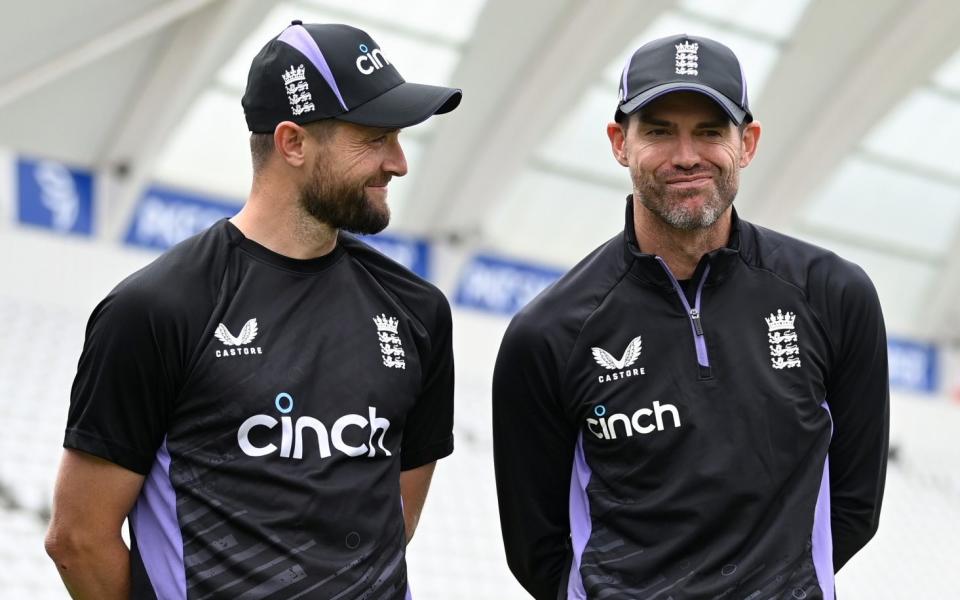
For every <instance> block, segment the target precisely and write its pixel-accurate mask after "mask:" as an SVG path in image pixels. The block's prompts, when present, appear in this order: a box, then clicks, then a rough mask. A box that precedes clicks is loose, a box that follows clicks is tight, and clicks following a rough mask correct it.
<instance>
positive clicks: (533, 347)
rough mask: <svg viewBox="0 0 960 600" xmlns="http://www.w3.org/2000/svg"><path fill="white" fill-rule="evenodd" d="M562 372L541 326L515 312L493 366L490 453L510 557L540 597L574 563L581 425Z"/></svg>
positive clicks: (550, 593) (554, 589) (548, 594)
mask: <svg viewBox="0 0 960 600" xmlns="http://www.w3.org/2000/svg"><path fill="white" fill-rule="evenodd" d="M559 377H560V376H559V374H558V373H557V365H556V360H555V358H554V357H553V355H552V354H551V352H550V351H549V348H548V347H547V344H546V343H545V342H544V339H543V332H542V331H538V330H537V328H536V327H534V326H530V325H527V324H525V323H522V322H518V321H517V320H514V322H513V323H512V324H511V326H510V328H509V329H508V330H507V333H506V335H505V336H504V339H503V342H502V343H501V346H500V353H499V355H498V356H497V363H496V367H495V369H494V373H493V457H494V466H495V468H496V479H497V496H498V499H499V505H500V528H501V530H502V532H503V544H504V549H505V550H506V555H507V564H508V565H509V567H510V570H511V571H512V572H513V574H514V575H515V576H516V578H517V580H518V581H519V582H520V584H521V585H523V587H524V588H526V590H527V591H528V592H529V593H530V594H531V595H532V596H533V597H535V598H537V599H538V600H554V599H555V598H557V595H558V593H559V589H560V585H561V582H562V581H563V579H564V571H565V569H568V568H569V566H568V564H569V557H570V545H569V539H570V521H569V495H570V475H571V469H572V467H573V456H574V448H575V446H576V429H575V428H573V427H572V426H571V425H570V424H569V423H568V422H567V419H566V417H565V413H564V411H563V408H562V406H561V403H560V401H559V398H560V393H559V387H560V378H559Z"/></svg>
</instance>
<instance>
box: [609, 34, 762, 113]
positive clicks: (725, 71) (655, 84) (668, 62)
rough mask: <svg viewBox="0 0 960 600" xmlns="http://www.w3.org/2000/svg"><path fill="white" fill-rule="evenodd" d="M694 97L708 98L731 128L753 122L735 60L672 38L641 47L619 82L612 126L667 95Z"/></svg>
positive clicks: (725, 51)
mask: <svg viewBox="0 0 960 600" xmlns="http://www.w3.org/2000/svg"><path fill="white" fill-rule="evenodd" d="M678 91H689V92H699V93H701V94H704V95H706V96H709V97H710V98H712V99H713V100H714V101H715V102H716V103H717V104H719V105H720V106H721V108H723V110H724V112H726V113H727V115H729V117H730V119H731V120H732V121H733V122H734V123H735V124H737V125H740V124H741V123H744V122H747V123H749V122H750V121H752V120H753V115H752V114H750V106H749V104H748V103H747V80H746V78H744V76H743V68H742V67H741V66H740V61H739V60H738V59H737V56H736V54H734V53H733V51H732V50H730V48H727V47H726V46H724V45H723V44H721V43H720V42H716V41H714V40H711V39H709V38H705V37H700V36H693V35H686V34H684V35H674V36H670V37H665V38H660V39H657V40H653V41H652V42H649V43H647V44H644V45H643V46H641V47H640V48H638V49H637V51H636V52H634V53H633V55H632V56H631V57H630V59H629V60H628V61H627V64H626V66H624V68H623V74H622V75H621V77H620V95H619V97H618V100H617V111H616V113H615V114H614V119H615V120H616V121H618V122H619V121H620V120H622V119H623V118H624V117H625V116H626V115H629V114H632V113H634V112H636V111H637V110H639V109H640V108H642V107H643V106H645V105H646V104H647V103H649V102H650V101H652V100H654V99H656V98H659V97H660V96H663V95H664V94H669V93H670V92H678Z"/></svg>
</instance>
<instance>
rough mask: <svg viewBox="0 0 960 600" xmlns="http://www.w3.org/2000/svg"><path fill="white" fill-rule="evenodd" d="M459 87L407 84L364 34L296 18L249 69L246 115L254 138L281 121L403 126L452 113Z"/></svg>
mask: <svg viewBox="0 0 960 600" xmlns="http://www.w3.org/2000/svg"><path fill="white" fill-rule="evenodd" d="M461 95H462V92H461V91H460V90H459V89H457V88H448V87H441V86H435V85H423V84H419V83H409V82H407V81H405V80H404V79H403V77H401V76H400V73H399V72H398V71H397V69H396V67H394V66H393V64H391V62H390V60H389V59H388V58H387V56H385V55H384V53H383V52H382V51H381V50H380V46H379V45H377V43H376V42H374V41H373V39H372V38H371V37H370V36H369V35H367V33H366V32H364V31H362V30H360V29H357V28H356V27H350V26H349V25H339V24H307V25H304V24H303V23H302V22H301V21H293V22H292V23H291V24H290V26H289V27H287V28H286V29H284V30H283V32H282V33H281V34H280V35H278V36H277V37H275V38H273V39H272V40H270V41H269V42H267V45H266V46H264V47H263V49H262V50H260V53H259V54H257V56H256V57H255V58H254V59H253V62H252V63H251V65H250V74H249V75H248V77H247V89H246V91H245V92H244V94H243V100H242V104H243V112H244V116H245V117H246V119H247V127H248V128H249V129H250V131H252V132H254V133H273V130H274V129H275V128H276V126H277V125H278V124H279V123H281V122H282V121H293V122H294V123H298V124H301V125H302V124H304V123H310V122H312V121H318V120H320V119H339V120H341V121H349V122H351V123H358V124H360V125H371V126H374V127H389V128H395V127H396V128H400V127H408V126H410V125H416V124H417V123H420V122H422V121H425V120H426V119H428V118H429V117H431V116H433V115H435V114H440V113H446V112H450V111H451V110H453V109H455V108H456V107H457V105H459V104H460V98H461Z"/></svg>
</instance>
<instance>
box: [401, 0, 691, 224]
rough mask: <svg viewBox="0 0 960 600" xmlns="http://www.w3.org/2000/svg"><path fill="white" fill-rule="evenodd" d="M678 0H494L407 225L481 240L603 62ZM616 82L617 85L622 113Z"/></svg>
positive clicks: (456, 80) (462, 69)
mask: <svg viewBox="0 0 960 600" xmlns="http://www.w3.org/2000/svg"><path fill="white" fill-rule="evenodd" d="M674 4H675V2H674V1H673V0H658V1H651V2H636V1H634V0H611V1H609V2H580V1H572V0H568V1H566V2H559V1H556V0H535V1H531V2H520V3H518V2H511V1H510V0H490V1H489V2H488V3H487V5H486V6H485V7H484V9H483V12H482V13H481V15H480V17H479V19H478V22H477V25H476V28H475V32H474V35H473V36H472V40H471V43H470V45H469V46H468V47H467V48H465V54H464V57H463V59H462V62H461V64H460V66H459V68H458V70H457V72H456V73H455V75H454V77H453V85H457V86H460V87H462V88H464V90H465V95H464V100H463V104H462V106H461V107H460V108H459V109H458V110H457V112H455V113H453V115H451V116H450V117H449V118H446V119H444V121H443V122H442V123H441V124H439V126H438V127H437V132H436V135H435V136H434V139H433V142H432V144H431V145H430V147H429V148H428V149H427V150H426V151H425V153H424V156H423V159H422V160H421V164H424V165H430V167H431V171H430V172H429V173H423V174H421V175H420V176H418V177H417V180H416V181H415V183H414V189H413V190H411V195H412V197H414V198H416V203H415V204H413V205H412V206H411V207H410V210H409V212H407V213H406V214H405V215H403V219H402V224H403V226H405V228H407V229H410V230H414V231H420V232H427V231H432V232H440V235H448V236H453V237H457V238H459V239H467V240H473V241H476V240H477V238H478V236H479V234H480V233H481V232H480V223H481V221H482V219H483V217H484V215H486V214H489V213H490V212H492V211H493V210H494V209H493V208H492V206H493V205H495V204H496V203H497V202H499V201H500V198H502V197H503V196H504V191H505V189H506V188H507V186H508V185H510V182H511V181H512V180H513V179H514V178H515V177H517V175H518V174H519V173H520V172H521V171H522V169H523V168H524V166H525V165H526V163H527V161H528V159H529V158H530V157H531V155H532V154H533V153H534V152H535V150H536V148H537V146H538V142H539V141H540V140H541V139H543V138H544V137H545V134H546V132H548V131H550V128H551V126H552V125H554V124H555V123H557V122H558V121H560V120H561V119H562V118H563V116H564V113H565V112H566V111H568V110H570V109H571V107H572V106H573V105H574V104H575V102H576V101H577V99H578V98H580V96H581V94H582V92H583V91H584V90H586V89H587V88H588V87H589V86H590V85H591V84H592V83H594V82H596V81H599V80H600V78H601V74H602V70H603V69H604V68H605V67H607V65H609V64H610V62H611V61H612V60H614V59H615V57H616V56H617V55H618V53H620V52H622V51H623V49H624V47H625V46H626V45H627V44H629V43H630V41H631V40H632V39H634V38H635V37H636V36H637V35H638V34H639V33H640V32H641V31H643V29H644V28H645V27H646V26H647V25H648V24H649V23H650V22H651V21H652V20H653V19H655V18H656V17H657V16H659V15H660V13H661V12H662V11H663V10H664V9H666V8H669V7H670V6H672V5H674ZM615 94H616V90H611V91H610V115H611V118H612V117H613V110H614V105H615V101H616V100H615Z"/></svg>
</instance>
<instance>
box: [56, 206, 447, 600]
mask: <svg viewBox="0 0 960 600" xmlns="http://www.w3.org/2000/svg"><path fill="white" fill-rule="evenodd" d="M450 326H451V323H450V307H449V305H448V303H447V301H446V299H445V298H444V297H443V295H442V294H441V293H440V292H439V291H438V290H437V289H436V288H435V287H434V286H432V285H430V284H429V283H427V282H425V281H423V280H422V279H420V278H419V277H417V276H416V275H414V274H413V273H411V272H409V271H407V270H406V269H404V268H403V267H401V266H399V265H398V264H396V263H394V262H393V261H391V260H390V259H388V258H386V257H384V256H382V255H381V254H379V253H377V252H376V251H374V250H373V249H371V248H369V247H368V246H366V245H365V244H363V243H361V242H359V241H357V240H356V239H354V238H352V237H350V236H348V235H345V234H341V235H340V237H339V240H338V242H337V246H336V248H335V249H334V250H333V251H332V252H331V253H329V254H327V255H325V256H323V257H320V258H316V259H310V260H296V259H291V258H287V257H284V256H281V255H278V254H276V253H273V252H271V251H270V250H268V249H266V248H264V247H263V246H260V245H258V244H256V243H255V242H253V241H251V240H248V239H246V238H245V237H244V236H243V234H242V233H240V231H239V230H238V229H237V228H236V227H235V226H234V225H233V224H231V223H230V222H229V221H226V220H224V221H220V222H218V223H217V224H215V225H214V226H213V227H211V228H210V229H208V230H207V231H205V232H203V233H201V234H200V235H198V236H196V237H193V238H190V239H188V240H186V241H184V242H183V243H181V244H179V245H177V246H176V247H174V248H172V249H171V250H170V251H168V252H167V253H165V254H164V255H162V256H161V257H159V258H158V259H157V260H155V261H154V262H153V263H151V264H150V265H148V266H147V267H145V268H144V269H142V270H140V271H138V272H137V273H135V274H133V275H132V276H130V277H128V278H127V279H126V280H125V281H124V282H123V283H121V284H120V285H119V286H117V288H116V289H114V290H113V291H112V292H111V293H110V294H109V295H108V296H107V297H106V299H104V300H103V301H102V302H101V303H100V304H99V305H98V306H97V308H96V309H95V310H94V311H93V315H92V316H91V318H90V322H89V324H88V326H87V333H86V342H85V344H84V349H83V354H82V356H81V357H80V364H79V369H78V373H77V377H76V380H75V382H74V385H73V391H72V396H71V402H70V413H69V418H68V423H67V431H66V438H65V441H64V446H66V447H68V448H76V449H78V450H83V451H84V452H88V453H91V454H95V455H97V456H100V457H103V458H105V459H107V460H109V461H112V462H114V463H116V464H118V465H120V466H122V467H125V468H127V469H130V470H131V471H135V472H137V473H141V474H143V475H146V476H147V478H146V481H145V483H144V486H143V490H142V492H141V494H140V497H139V499H138V500H137V503H136V506H135V508H134V510H133V511H132V512H131V514H130V518H129V522H130V531H131V538H132V552H131V571H132V579H133V581H132V584H133V597H135V598H156V597H158V598H163V599H165V600H166V599H171V598H192V599H193V598H196V599H199V598H284V599H291V600H292V599H293V598H333V597H337V598H359V597H367V596H366V595H364V594H370V593H372V594H373V596H372V597H376V598H390V599H393V598H404V597H405V595H407V594H408V592H407V578H406V566H405V561H404V550H405V546H406V540H405V536H404V523H403V514H402V508H401V497H400V488H399V476H400V471H401V470H407V469H412V468H415V467H418V466H421V465H424V464H427V463H430V462H433V461H435V460H437V459H439V458H442V457H444V456H446V455H448V454H449V453H450V452H451V451H452V450H453V437H452V433H451V430H452V424H453V357H452V349H451V337H450Z"/></svg>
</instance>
